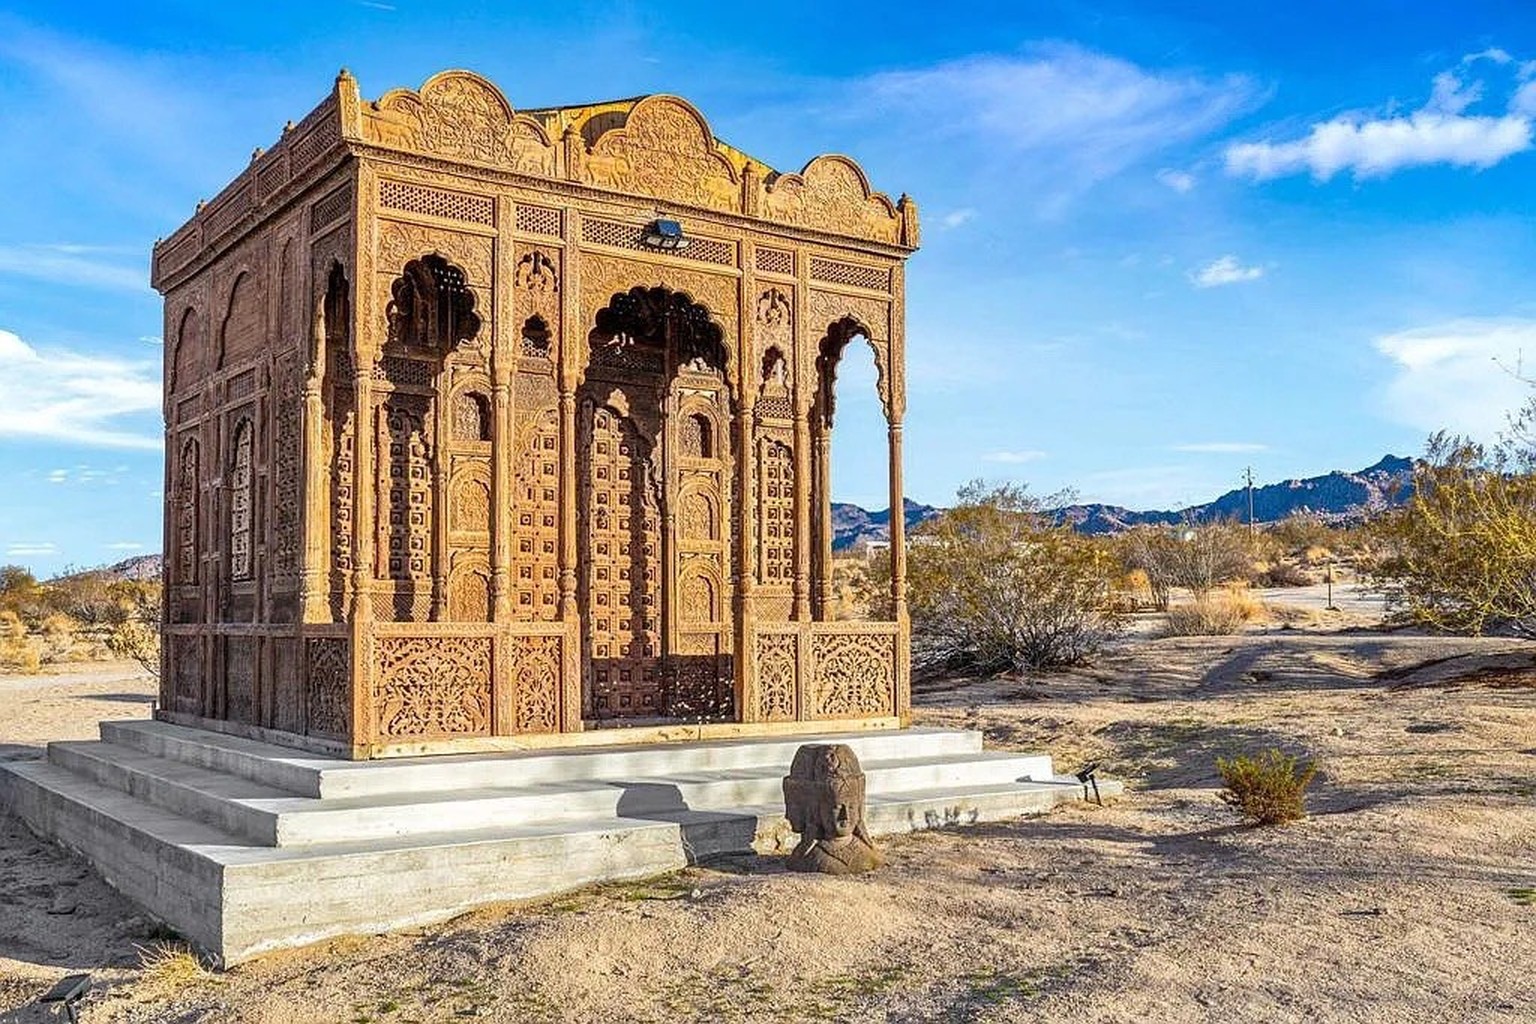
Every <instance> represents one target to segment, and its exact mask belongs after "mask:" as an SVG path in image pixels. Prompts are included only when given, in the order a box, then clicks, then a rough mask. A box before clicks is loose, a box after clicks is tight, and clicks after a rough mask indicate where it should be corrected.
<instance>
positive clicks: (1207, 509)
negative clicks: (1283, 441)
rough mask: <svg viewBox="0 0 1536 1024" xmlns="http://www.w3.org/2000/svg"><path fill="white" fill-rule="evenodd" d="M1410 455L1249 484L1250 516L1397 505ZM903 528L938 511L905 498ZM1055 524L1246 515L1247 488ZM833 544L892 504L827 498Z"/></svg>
mask: <svg viewBox="0 0 1536 1024" xmlns="http://www.w3.org/2000/svg"><path fill="white" fill-rule="evenodd" d="M1413 466H1414V462H1413V460H1412V459H1405V458H1401V457H1399V456H1396V455H1387V456H1384V457H1383V458H1382V459H1381V461H1379V462H1377V463H1376V464H1375V465H1373V466H1367V467H1366V468H1365V469H1362V470H1359V471H1358V472H1355V473H1344V472H1341V471H1339V470H1334V471H1333V472H1332V473H1325V474H1324V475H1322V476H1310V477H1305V478H1303V479H1298V480H1285V481H1282V482H1280V483H1273V484H1264V485H1263V486H1260V487H1255V488H1254V489H1253V518H1254V521H1255V522H1259V523H1273V522H1278V521H1279V520H1281V519H1284V518H1285V517H1286V516H1289V515H1292V514H1294V513H1297V512H1310V513H1313V514H1314V515H1317V516H1320V517H1321V518H1323V519H1325V520H1327V521H1329V522H1336V523H1345V522H1352V521H1357V520H1360V519H1363V518H1365V517H1366V516H1368V515H1371V514H1372V513H1375V512H1379V511H1381V510H1383V509H1387V508H1391V507H1392V506H1394V505H1399V504H1401V503H1402V502H1404V501H1405V500H1407V498H1408V495H1409V494H1410V493H1412V485H1413ZM906 511H907V515H906V520H907V527H908V529H910V528H912V527H913V526H916V525H917V524H918V523H922V522H926V521H927V520H929V519H932V518H933V517H934V516H937V515H938V514H939V513H940V512H942V511H943V509H941V508H937V507H935V506H933V505H923V504H921V503H919V502H915V501H910V500H909V501H907V503H906ZM1050 514H1051V516H1052V517H1053V518H1054V519H1055V520H1056V521H1057V522H1059V523H1071V524H1072V525H1073V526H1074V527H1076V528H1077V529H1078V530H1079V531H1081V532H1083V533H1094V534H1099V533H1117V532H1119V531H1121V530H1127V529H1130V528H1131V527H1133V526H1147V525H1153V526H1159V525H1160V526H1172V525H1174V524H1177V523H1184V522H1197V523H1202V522H1215V521H1219V520H1223V519H1236V520H1239V521H1241V522H1247V521H1248V491H1247V488H1243V487H1239V488H1237V489H1236V490H1231V491H1228V492H1227V493H1225V494H1223V495H1222V496H1221V497H1219V498H1216V499H1215V500H1214V501H1208V502H1206V503H1205V504H1203V505H1192V506H1190V507H1189V508H1186V509H1178V510H1173V511H1168V510H1163V509H1148V510H1145V511H1136V510H1133V509H1128V508H1123V507H1121V506H1119V505H1105V504H1102V503H1098V502H1094V503H1091V504H1080V505H1068V506H1066V507H1065V508H1058V509H1053V510H1051V513H1050ZM832 529H833V539H832V548H833V550H835V551H847V550H848V549H850V548H852V547H853V546H854V545H856V544H858V543H860V542H867V541H872V540H875V541H879V540H890V537H891V513H890V509H883V510H881V511H879V512H866V511H865V510H864V509H862V508H860V507H859V506H857V505H847V504H842V503H840V502H833V503H832Z"/></svg>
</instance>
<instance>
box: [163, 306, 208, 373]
mask: <svg viewBox="0 0 1536 1024" xmlns="http://www.w3.org/2000/svg"><path fill="white" fill-rule="evenodd" d="M201 323H202V321H201V320H200V319H199V316H198V310H197V307H196V306H190V305H189V306H188V307H187V308H186V309H185V310H183V311H182V314H181V317H180V319H178V320H177V322H176V336H175V337H174V338H173V339H172V340H171V353H170V358H169V359H167V360H166V367H165V375H166V390H167V391H168V392H171V393H173V394H174V393H175V391H176V388H177V386H178V385H179V384H180V383H183V382H184V378H185V377H186V376H191V373H190V371H192V370H194V369H195V368H196V367H197V366H198V365H200V363H201V359H202V357H204V356H205V355H206V353H204V352H201V351H198V350H199V349H200V348H202V347H203V345H202V339H201V338H200V337H198V332H199V328H200V327H201ZM193 360H198V362H196V363H195V362H193ZM184 370H185V371H187V372H184Z"/></svg>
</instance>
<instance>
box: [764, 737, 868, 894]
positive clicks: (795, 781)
mask: <svg viewBox="0 0 1536 1024" xmlns="http://www.w3.org/2000/svg"><path fill="white" fill-rule="evenodd" d="M784 813H785V816H786V817H787V818H789V826H790V828H792V829H794V830H795V831H796V832H798V833H800V845H798V846H796V847H795V849H794V851H793V852H792V853H791V854H790V855H789V869H790V870H791V871H820V872H822V873H823V874H828V875H854V874H858V873H860V872H863V871H873V870H874V869H875V868H878V867H880V865H881V864H883V863H884V859H883V858H882V857H881V856H880V851H879V850H877V849H875V844H874V843H873V842H872V841H871V840H870V838H869V830H868V829H867V828H865V827H864V772H863V770H862V769H860V768H859V759H858V757H857V756H856V755H855V754H854V752H853V749H852V748H851V747H849V746H848V745H847V744H844V743H807V744H805V745H804V746H802V747H801V748H800V749H799V750H797V751H795V759H794V761H793V762H791V763H790V766H789V774H788V775H787V776H785V778H784Z"/></svg>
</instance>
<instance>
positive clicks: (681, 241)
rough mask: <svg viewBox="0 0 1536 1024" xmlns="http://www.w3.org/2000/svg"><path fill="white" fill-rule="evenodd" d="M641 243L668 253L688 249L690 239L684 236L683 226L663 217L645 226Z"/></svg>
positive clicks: (641, 235) (641, 234)
mask: <svg viewBox="0 0 1536 1024" xmlns="http://www.w3.org/2000/svg"><path fill="white" fill-rule="evenodd" d="M640 241H641V243H642V244H643V245H645V246H647V247H649V248H652V249H662V250H665V251H668V252H675V251H676V250H678V249H686V248H688V239H687V238H686V237H685V236H684V235H683V226H682V225H681V224H679V223H678V222H677V221H675V220H667V219H665V218H662V217H658V218H656V219H655V220H653V221H651V222H650V223H649V224H647V225H646V226H645V230H644V231H642V232H641V233H640Z"/></svg>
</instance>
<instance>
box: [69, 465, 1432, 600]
mask: <svg viewBox="0 0 1536 1024" xmlns="http://www.w3.org/2000/svg"><path fill="white" fill-rule="evenodd" d="M1413 465H1414V463H1413V460H1412V459H1404V458H1400V457H1399V456H1396V455H1387V456H1385V457H1383V458H1382V459H1381V461H1380V462H1377V463H1376V464H1375V465H1374V466H1367V467H1366V468H1365V469H1362V470H1360V471H1358V472H1355V473H1344V472H1340V471H1338V470H1335V471H1334V472H1332V473H1325V474H1323V475H1322V476H1309V477H1306V478H1304V479H1300V480H1285V481H1282V482H1280V483H1274V484H1264V485H1263V486H1262V487H1255V488H1254V489H1253V518H1254V521H1255V522H1260V523H1273V522H1278V521H1279V520H1281V519H1284V518H1285V517H1286V516H1288V515H1291V514H1293V513H1296V512H1311V513H1314V514H1315V515H1318V516H1321V517H1322V518H1323V519H1326V520H1328V521H1329V522H1340V523H1343V522H1352V521H1357V520H1360V519H1363V518H1364V517H1366V516H1368V515H1370V514H1372V513H1374V512H1379V511H1381V510H1382V509H1386V508H1391V507H1392V506H1394V505H1400V504H1402V502H1403V501H1405V500H1407V497H1408V495H1409V494H1410V493H1412V485H1413ZM943 511H944V510H943V509H942V508H939V507H937V506H934V505H924V504H922V503H921V502H917V501H912V500H911V499H908V500H907V502H906V512H907V515H906V519H907V529H909V530H910V529H912V527H914V526H917V525H918V524H919V523H924V522H927V521H928V520H930V519H932V518H934V517H935V516H937V515H938V514H939V513H941V512H943ZM1051 515H1052V516H1053V517H1054V518H1055V520H1056V521H1057V522H1062V523H1071V524H1072V525H1073V526H1074V527H1076V528H1077V529H1078V530H1080V531H1081V532H1083V533H1095V534H1098V533H1117V532H1119V531H1121V530H1127V529H1130V528H1131V527H1133V526H1145V525H1154V526H1157V525H1161V526H1171V525H1174V524H1176V523H1183V522H1197V523H1199V522H1213V521H1217V520H1221V519H1237V520H1239V521H1242V522H1247V521H1248V491H1247V489H1245V488H1242V487H1239V488H1237V489H1236V490H1231V491H1228V492H1227V493H1226V494H1223V495H1222V496H1221V497H1219V498H1217V499H1215V500H1214V501H1208V502H1206V503H1205V504H1203V505H1193V506H1191V507H1189V508H1186V509H1180V510H1176V511H1165V510H1162V509H1148V510H1145V511H1135V510H1133V509H1128V508H1122V507H1121V506H1119V505H1105V504H1101V503H1098V502H1094V503H1091V504H1081V505H1068V506H1066V507H1065V508H1058V509H1053V510H1052V512H1051ZM890 539H891V510H890V509H881V510H880V511H878V512H870V511H866V510H865V509H863V508H860V507H859V506H858V505H850V504H847V503H844V502H838V501H834V502H833V503H832V549H833V550H834V551H847V550H849V549H850V548H852V547H854V546H855V545H856V544H859V543H861V542H868V541H872V540H874V541H880V540H890ZM99 571H102V572H106V573H108V574H109V575H111V576H114V577H117V578H120V579H153V578H156V577H158V576H159V575H160V556H159V555H135V556H134V557H132V558H126V559H124V560H123V561H121V562H118V563H117V564H116V565H112V566H108V567H107V568H105V569H103V570H99Z"/></svg>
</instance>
